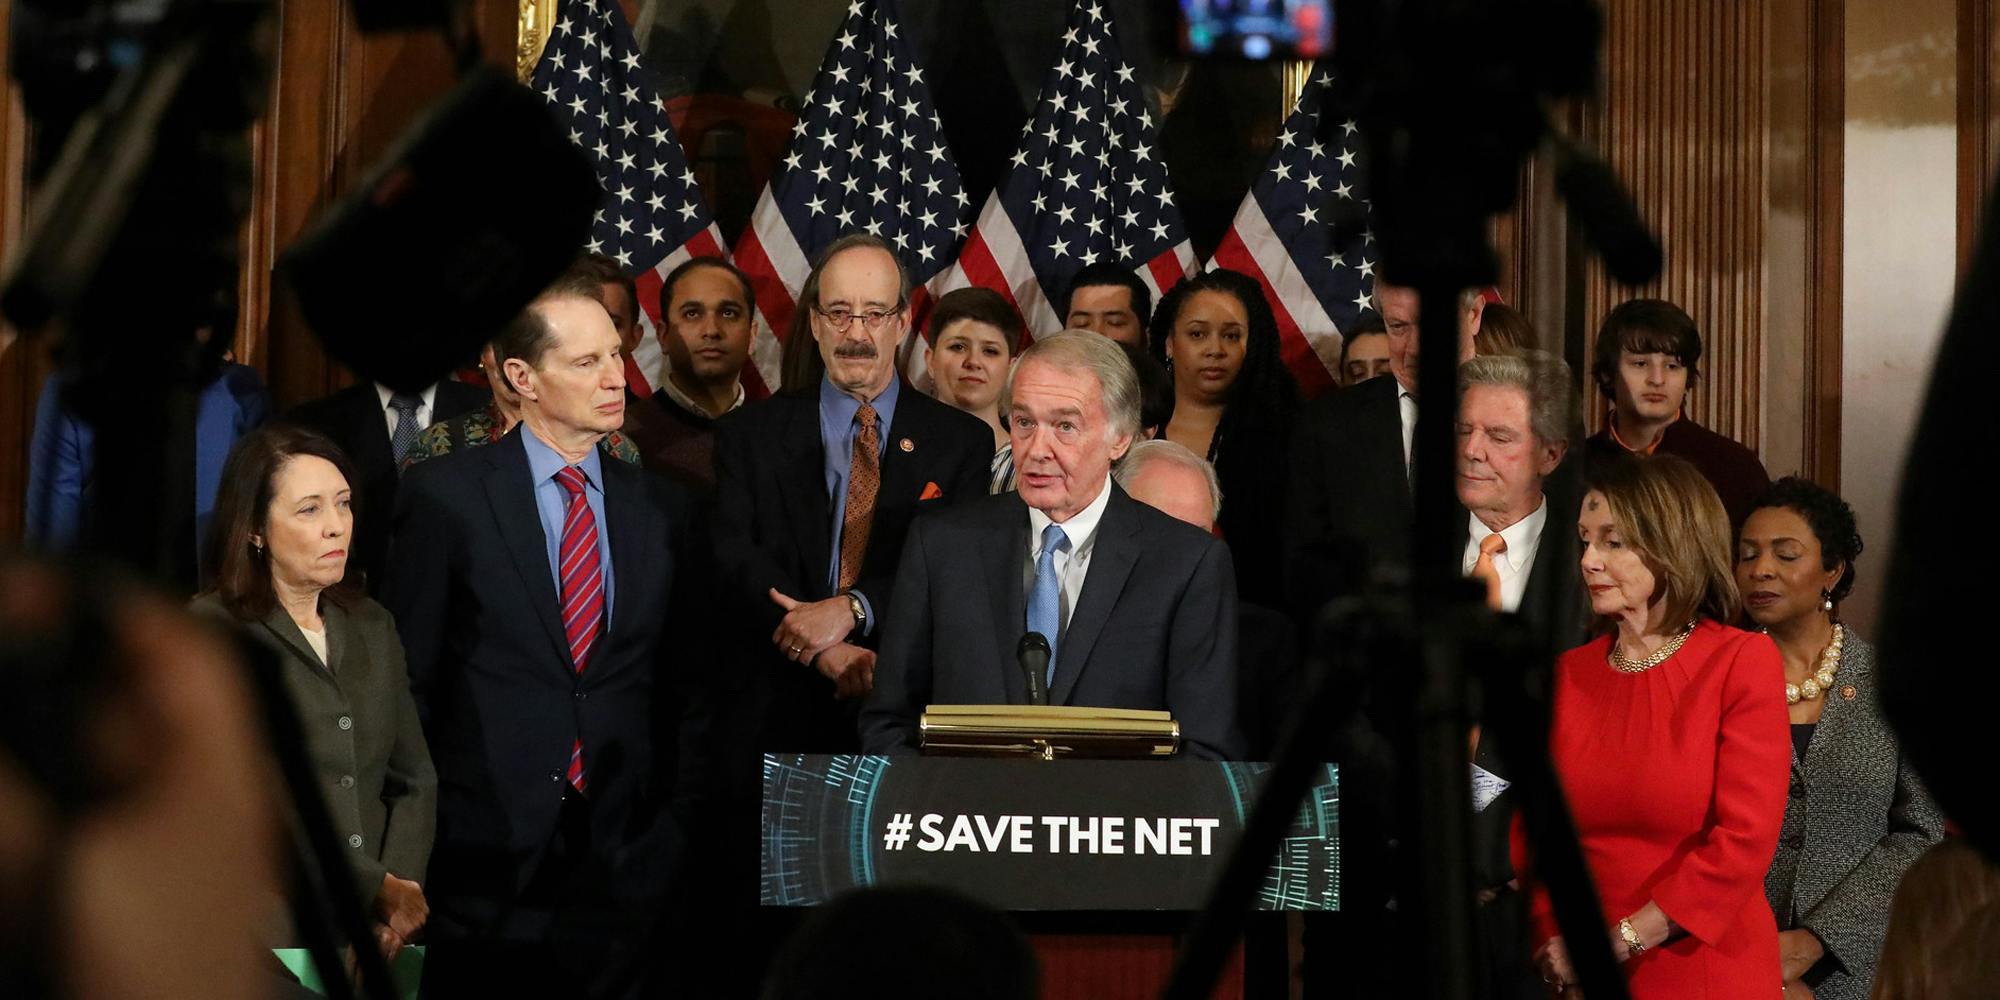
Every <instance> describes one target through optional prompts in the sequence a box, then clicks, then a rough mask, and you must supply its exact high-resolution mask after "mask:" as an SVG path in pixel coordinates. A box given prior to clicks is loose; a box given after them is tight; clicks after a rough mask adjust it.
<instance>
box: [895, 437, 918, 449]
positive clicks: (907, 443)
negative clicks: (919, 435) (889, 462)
mask: <svg viewBox="0 0 2000 1000" xmlns="http://www.w3.org/2000/svg"><path fill="white" fill-rule="evenodd" d="M896 446H897V447H899V448H901V449H903V450H904V451H906V452H907V451H916V450H917V443H916V442H915V441H912V440H910V439H909V438H904V439H903V440H901V441H898V442H896Z"/></svg>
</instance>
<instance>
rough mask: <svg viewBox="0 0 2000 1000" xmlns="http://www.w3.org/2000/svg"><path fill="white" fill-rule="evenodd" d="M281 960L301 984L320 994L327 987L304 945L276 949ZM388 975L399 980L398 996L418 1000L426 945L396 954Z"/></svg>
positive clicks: (406, 949)
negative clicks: (418, 987) (323, 983)
mask: <svg viewBox="0 0 2000 1000" xmlns="http://www.w3.org/2000/svg"><path fill="white" fill-rule="evenodd" d="M273 951H275V952H276V954H277V956H278V961H280V962H283V963H285V968H286V969H287V970H289V971H290V972H291V974H292V975H294V976H296V977H298V980H299V983H300V985H303V986H304V987H305V988H306V989H309V990H311V991H313V992H314V993H317V994H319V995H321V996H325V995H326V988H325V987H324V986H322V985H321V983H320V981H319V969H318V967H316V966H314V965H313V960H312V952H309V951H307V950H305V949H304V948H276V949H273ZM389 975H391V976H392V977H394V978H395V980H396V995H397V996H399V997H402V998H403V1000H417V985H418V984H420V983H422V982H423V981H424V946H423V945H420V944H418V945H411V946H410V947H408V948H404V949H403V950H402V951H400V952H398V953H397V954H396V960H395V961H394V962H391V963H389Z"/></svg>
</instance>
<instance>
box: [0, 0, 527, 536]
mask: <svg viewBox="0 0 2000 1000" xmlns="http://www.w3.org/2000/svg"><path fill="white" fill-rule="evenodd" d="M10 7H11V0H0V53H4V52H5V51H6V46H5V41H6V32H7V26H8V17H7V14H8V13H9V8H10ZM468 7H469V12H470V16H471V17H472V18H473V21H474V28H475V30H476V32H477V34H478V36H479V39H480V44H481V48H482V50H483V53H484V56H485V59H486V61H488V62H490V63H492V64H494V65H496V66H499V67H502V68H503V69H505V70H507V71H508V72H510V73H511V72H512V71H513V67H514V56H515V53H514V48H515V24H516V20H517V18H518V17H519V7H518V5H517V0H473V2H472V3H471V4H469V5H468ZM278 16H279V25H278V45H277V51H276V65H275V66H274V72H273V73H272V79H271V92H270V97H269V102H268V108H267V110H266V112H265V115H264V118H263V120H262V121H261V122H259V123H258V125H257V127H256V129H255V131H254V133H253V135H252V140H253V141H252V149H253V155H254V157H255V164H254V169H253V175H252V190H251V204H250V213H249V217H248V218H247V219H246V220H245V222H244V226H243V234H242V248H243V264H244V266H243V273H242V276H241V279H240V282H239V288H238V291H239V294H240V298H241V302H242V312H241V316H240V318H239V321H238V327H237V330H236V331H235V340H234V344H235V350H236V355H237V358H238V360H240V361H242V362H243V363H245V364H248V365H251V366H253V367H255V368H257V369H258V370H259V371H260V372H262V373H263V375H264V378H265V381H266V382H267V383H268V384H269V385H270V387H271V392H272V395H273V397H274V398H275V399H276V402H277V404H278V406H279V407H280V408H284V407H289V406H291V405H293V404H295V403H298V402H302V401H304V400H307V399H311V398H314V397H316V396H320V395H324V394H325V393H327V392H329V391H331V390H333V389H335V388H338V387H340V386H342V385H345V384H346V383H347V382H348V381H350V380H351V376H350V375H349V374H348V373H347V372H346V371H345V370H343V369H342V368H340V366H338V365H336V364H334V363H333V362H332V361H330V360H329V359H328V358H327V357H326V354H325V353H324V351H322V350H321V348H320V345H319V342H318V340H317V339H315V338H314V336H313V335H312V333H311V331H309V330H308V329H306V327H305V324H304V323H303V322H301V321H300V319H299V317H298V315H297V313H296V311H294V310H293V309H291V308H289V307H288V305H287V304H286V303H285V302H284V301H283V300H282V298H281V297H280V296H277V295H275V294H274V292H273V285H272V280H271V268H272V264H273V262H274V261H275V260H276V259H277V256H278V254H279V253H281V252H282V251H283V249H284V248H285V247H286V246H287V245H289V244H290V243H291V241H292V240H293V239H295V238H296V237H297V236H298V235H299V234H300V233H301V232H303V231H304V230H305V228H306V227H307V226H308V225H309V224H311V222H312V221H313V220H314V219H316V218H318V216H319V214H320V213H321V212H322V211H323V210H325V209H326V207H327V206H329V205H331V204H332V203H333V202H334V201H335V200H337V199H338V198H339V197H340V195H341V194H342V193H343V192H345V191H346V190H347V189H348V187H349V186H350V185H352V184H353V183H354V182H355V181H356V180H358V179H359V178H360V177H361V176H362V175H363V174H364V173H365V172H366V170H367V169H368V167H369V166H370V165H371V164H373V163H374V162H375V161H376V159H377V158H379V157H380V156H381V154H382V153H383V152H384V151H385V150H386V149H387V148H388V147H389V145H390V144H391V143H393V142H394V141H395V139H396V138H397V137H398V136H399V135H401V134H402V132H403V130H404V129H406V128H407V127H408V126H409V125H410V124H411V123H413V122H414V121H415V120H416V119H417V117H418V115H419V114H420V113H421V112H422V111H423V110H424V109H425V108H426V107H427V106H429V105H430V104H431V102H432V101H434V100H435V99H436V98H438V97H439V96H441V95H442V94H444V93H445V92H446V91H447V90H449V89H450V88H451V86H452V83H453V79H454V72H453V63H452V56H451V53H450V52H449V50H448V49H447V47H446V44H445V42H444V40H443V38H442V37H441V36H440V35H439V34H438V33H436V32H409V33H398V34H385V35H362V34H361V33H360V31H359V30H358V29H357V28H356V27H355V25H354V22H353V19H352V17H351V15H350V14H349V9H348V4H347V2H346V0H280V2H279V15H278ZM0 102H4V104H0V245H4V246H5V247H7V248H9V249H11V248H12V247H14V246H15V245H16V244H17V243H18V234H19V229H20V225H21V219H22V216H23V215H24V214H25V203H26V202H25V197H24V192H23V190H22V171H21V162H22V159H23V152H24V150H25V149H26V147H27V145H28V143H29V141H30V140H31V138H32V137H31V134H30V129H29V127H28V125H27V123H26V122H25V120H24V119H23V116H22V113H21V110H20V102H19V99H18V96H17V95H16V93H15V88H14V86H13V84H12V81H11V78H8V79H7V81H6V82H5V84H4V87H0ZM496 210H504V206H496ZM355 294H357V295H365V294H367V290H366V289H356V290H355ZM48 371H49V365H48V361H47V352H46V349H45V348H44V346H43V345H42V344H40V343H38V342H36V341H34V340H32V339H30V340H24V341H22V342H21V343H19V344H16V345H14V346H13V347H12V348H9V349H6V350H5V352H4V354H0V544H4V543H5V542H6V541H10V540H13V539H17V538H19V537H20V531H21V525H22V517H23V514H24V508H25V503H24V497H25V496H26V492H27V468H28V462H27V446H28V439H29V435H30V432H31V430H32V428H33V424H34V407H35V400H36V398H37V396H38V395H39V393H40V390H41V384H42V380H43V379H44V378H46V377H47V375H48Z"/></svg>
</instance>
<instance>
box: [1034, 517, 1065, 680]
mask: <svg viewBox="0 0 2000 1000" xmlns="http://www.w3.org/2000/svg"><path fill="white" fill-rule="evenodd" d="M1068 546H1069V535H1068V534H1067V533H1065V532H1064V531H1063V527H1062V525H1060V524H1051V525H1049V526H1048V527H1047V528H1044V529H1043V530H1042V557H1041V558H1040V559H1037V560H1035V586H1034V588H1033V589H1032V590H1029V591H1028V631H1030V632H1040V633H1041V634H1042V638H1044V639H1047V640H1048V641H1049V678H1048V680H1049V683H1050V684H1054V683H1055V681H1056V633H1057V632H1058V631H1060V630H1061V628H1062V581H1061V580H1060V579H1057V577H1056V550H1057V549H1059V548H1067V547H1068Z"/></svg>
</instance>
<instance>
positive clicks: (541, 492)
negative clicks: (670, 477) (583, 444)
mask: <svg viewBox="0 0 2000 1000" xmlns="http://www.w3.org/2000/svg"><path fill="white" fill-rule="evenodd" d="M521 447H522V448H524V449H526V450H527V452H528V474H529V475H530V476H532V477H534V483H535V512H536V513H537V514H540V515H541V517H542V539H543V541H545V542H547V543H548V552H549V579H551V580H554V581H555V585H556V602H557V603H558V604H560V603H561V602H562V530H563V515H564V513H566V512H567V511H568V510H569V491H568V490H565V489H563V487H562V484H561V483H558V482H556V473H558V472H561V471H562V470H563V467H564V466H566V465H568V464H569V463H568V462H566V461H564V460H563V457H562V456H561V455H558V454H556V450H555V449H554V448H551V447H549V446H548V445H547V444H546V443H544V442H543V441H542V439H541V438H538V437H536V436H535V432H534V431H531V430H529V429H528V427H527V425H526V424H523V425H522V426H521ZM602 454H603V452H602V451H601V450H599V449H597V448H591V449H590V453H589V454H587V455H585V456H583V461H581V462H578V463H576V467H577V468H579V469H582V470H583V501H584V502H585V503H587V504H589V505H590V513H591V514H592V515H593V516H594V517H596V518H597V564H598V565H599V566H600V567H602V568H603V570H604V630H605V631H606V632H609V631H611V598H612V594H613V589H612V585H611V580H612V577H611V525H610V522H608V521H606V520H605V519H604V466H603V464H602V463H601V462H600V461H599V458H600V456H601V455H602Z"/></svg>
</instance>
